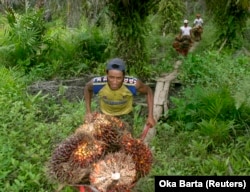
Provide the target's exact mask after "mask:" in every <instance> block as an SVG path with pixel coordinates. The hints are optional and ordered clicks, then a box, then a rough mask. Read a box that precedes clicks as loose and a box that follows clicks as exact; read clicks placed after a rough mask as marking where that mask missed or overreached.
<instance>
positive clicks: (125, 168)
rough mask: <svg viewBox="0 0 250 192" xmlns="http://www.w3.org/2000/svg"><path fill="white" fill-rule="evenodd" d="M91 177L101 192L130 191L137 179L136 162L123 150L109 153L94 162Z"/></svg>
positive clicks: (92, 182)
mask: <svg viewBox="0 0 250 192" xmlns="http://www.w3.org/2000/svg"><path fill="white" fill-rule="evenodd" d="M89 178H90V184H91V185H92V186H94V187H95V188H96V189H98V190H99V191H100V192H130V189H131V187H132V186H133V183H134V182H135V180H136V169H135V164H134V162H133V159H132V157H131V156H130V155H127V154H125V153H123V152H115V153H109V154H107V155H106V156H105V157H104V158H103V159H101V160H100V161H98V162H97V163H94V164H93V168H92V171H91V173H90V177H89Z"/></svg>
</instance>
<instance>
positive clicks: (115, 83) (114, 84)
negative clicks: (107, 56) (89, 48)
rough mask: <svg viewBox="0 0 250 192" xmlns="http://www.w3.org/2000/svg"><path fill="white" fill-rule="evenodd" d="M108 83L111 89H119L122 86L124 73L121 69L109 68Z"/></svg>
mask: <svg viewBox="0 0 250 192" xmlns="http://www.w3.org/2000/svg"><path fill="white" fill-rule="evenodd" d="M107 78H108V84H109V87H110V89H112V90H117V89H119V88H120V87H121V86H122V83H123V79H124V75H123V72H122V71H119V70H109V71H108V72H107Z"/></svg>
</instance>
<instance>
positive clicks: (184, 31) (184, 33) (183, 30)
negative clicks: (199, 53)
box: [179, 19, 192, 38]
mask: <svg viewBox="0 0 250 192" xmlns="http://www.w3.org/2000/svg"><path fill="white" fill-rule="evenodd" d="M183 23H184V25H183V26H181V27H180V34H179V37H180V38H183V37H187V38H191V30H192V27H190V26H188V20H187V19H185V20H184V21H183Z"/></svg>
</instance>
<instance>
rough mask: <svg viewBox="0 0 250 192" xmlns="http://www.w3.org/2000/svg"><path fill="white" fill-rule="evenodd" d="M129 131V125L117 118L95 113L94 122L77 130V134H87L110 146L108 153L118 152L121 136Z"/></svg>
mask: <svg viewBox="0 0 250 192" xmlns="http://www.w3.org/2000/svg"><path fill="white" fill-rule="evenodd" d="M128 129H129V125H128V124H127V123H125V122H123V121H122V120H120V119H119V118H117V117H112V116H109V115H105V114H102V113H97V112H95V113H93V114H92V120H91V121H90V122H88V123H84V124H83V125H81V126H80V127H79V128H77V129H76V131H75V133H78V132H87V133H89V134H91V135H93V136H94V138H96V139H97V140H101V141H103V142H104V143H106V145H107V146H108V148H107V152H114V151H118V150H119V148H120V140H121V136H122V135H123V133H124V132H125V131H127V130H128Z"/></svg>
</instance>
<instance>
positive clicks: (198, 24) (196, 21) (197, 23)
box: [193, 14, 203, 27]
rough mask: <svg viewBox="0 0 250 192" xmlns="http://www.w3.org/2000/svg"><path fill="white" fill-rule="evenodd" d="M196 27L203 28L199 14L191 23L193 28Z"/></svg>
mask: <svg viewBox="0 0 250 192" xmlns="http://www.w3.org/2000/svg"><path fill="white" fill-rule="evenodd" d="M198 26H201V27H202V26H203V19H202V18H201V15H200V14H197V15H196V18H195V20H194V23H193V27H198Z"/></svg>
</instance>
